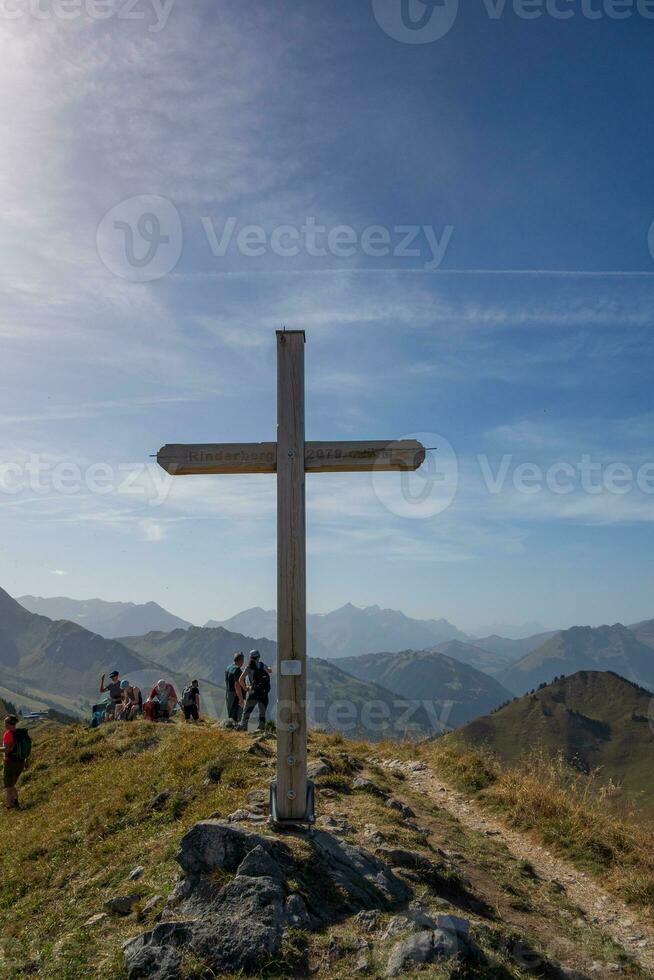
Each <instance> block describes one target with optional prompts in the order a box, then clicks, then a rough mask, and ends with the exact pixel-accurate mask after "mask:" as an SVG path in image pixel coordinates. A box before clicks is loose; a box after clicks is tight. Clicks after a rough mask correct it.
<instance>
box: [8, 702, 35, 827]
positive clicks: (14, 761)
mask: <svg viewBox="0 0 654 980" xmlns="http://www.w3.org/2000/svg"><path fill="white" fill-rule="evenodd" d="M17 724H18V718H17V717H16V715H7V717H6V718H5V732H4V735H3V736H2V753H3V762H4V766H3V769H4V785H5V796H6V799H7V809H8V810H17V809H18V805H19V804H18V790H17V789H16V783H17V782H18V780H19V779H20V776H21V773H22V772H23V770H24V769H27V767H28V765H29V760H28V759H19V758H18V755H17V753H16V725H17Z"/></svg>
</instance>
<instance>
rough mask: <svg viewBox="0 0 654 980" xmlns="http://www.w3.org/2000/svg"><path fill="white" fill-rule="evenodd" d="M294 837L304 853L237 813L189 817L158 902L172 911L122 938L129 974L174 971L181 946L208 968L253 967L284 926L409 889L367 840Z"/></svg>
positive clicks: (389, 900)
mask: <svg viewBox="0 0 654 980" xmlns="http://www.w3.org/2000/svg"><path fill="white" fill-rule="evenodd" d="M302 841H303V843H304V844H305V845H308V847H309V849H310V851H311V854H310V857H309V858H308V859H307V858H306V857H303V858H298V857H296V856H295V855H294V852H293V850H292V849H291V847H290V846H289V845H288V844H287V843H286V842H285V841H284V839H283V838H277V837H272V836H269V835H264V834H258V833H255V832H253V831H252V830H249V829H246V828H245V827H242V826H240V825H238V824H236V823H229V822H225V821H220V820H205V821H203V822H201V823H198V824H196V825H195V826H194V827H193V828H192V829H191V830H190V831H189V833H188V834H186V836H185V837H184V838H183V840H182V842H181V847H180V850H179V853H178V855H177V860H178V862H179V864H180V865H181V867H182V870H183V872H184V876H183V878H182V880H181V881H180V882H179V884H178V885H177V887H176V888H175V889H174V891H173V893H172V895H171V897H170V899H169V901H168V905H167V907H166V909H165V910H164V916H165V917H166V918H172V917H173V916H174V919H175V921H165V922H161V923H159V924H158V925H157V926H155V928H154V929H152V930H151V931H150V932H146V933H144V934H143V935H141V936H138V937H137V938H136V939H133V940H131V941H130V942H129V943H127V944H126V946H125V960H126V964H127V971H128V976H129V978H130V980H140V978H146V977H147V978H151V980H173V978H176V977H177V976H179V972H180V969H181V964H182V959H183V954H184V951H185V950H188V951H189V952H191V953H193V954H194V955H195V956H196V957H200V958H201V959H202V960H203V961H204V962H206V964H207V966H208V967H209V968H210V969H211V970H213V971H214V972H216V973H219V974H220V973H238V972H243V973H245V974H253V973H256V972H259V971H260V970H261V968H262V967H263V966H265V964H266V963H268V962H270V961H271V960H272V959H273V958H274V957H275V956H277V955H278V954H279V951H280V949H281V945H282V941H283V937H284V932H285V930H286V929H288V928H301V929H314V928H317V927H319V926H321V925H325V924H328V923H329V922H334V921H337V920H338V919H339V918H342V917H344V916H346V915H353V914H356V913H358V912H360V911H362V910H368V911H374V910H378V909H384V910H388V909H392V908H393V907H394V906H396V905H398V904H400V903H403V902H406V900H407V899H408V898H409V895H410V893H409V890H408V888H407V886H406V884H405V883H404V882H402V881H401V880H400V879H399V878H397V877H396V876H395V875H394V874H393V872H392V871H391V870H390V868H389V867H388V865H387V864H386V863H385V862H384V861H383V860H381V859H380V858H379V857H376V856H375V855H374V854H371V853H370V851H367V850H366V849H365V848H363V847H358V846H355V845H352V844H348V843H346V842H345V841H342V840H338V839H336V838H335V837H333V836H332V835H331V834H328V833H326V832H324V831H317V832H314V833H312V834H311V835H307V836H303V837H302ZM304 851H306V847H304V848H303V852H304ZM217 873H219V874H217ZM230 876H231V877H230ZM218 880H219V881H220V883H217V882H218ZM290 881H293V882H297V883H299V886H300V889H301V894H300V893H299V892H298V891H297V890H292V889H290V888H289V885H288V883H289V882H290ZM296 887H297V886H296Z"/></svg>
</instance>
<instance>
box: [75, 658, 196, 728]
mask: <svg viewBox="0 0 654 980" xmlns="http://www.w3.org/2000/svg"><path fill="white" fill-rule="evenodd" d="M104 680H105V674H103V675H102V677H101V678H100V693H101V694H108V695H109V698H108V700H107V701H106V702H105V703H103V704H100V705H94V707H93V720H92V722H91V724H94V721H95V724H99V723H100V722H101V721H134V719H135V718H138V717H139V716H140V715H143V716H144V717H145V718H147V719H148V721H167V720H168V719H170V718H172V716H173V712H174V711H175V709H176V707H177V705H180V707H181V709H182V711H183V712H184V718H185V719H186V721H191V720H193V721H199V718H200V685H199V684H198V682H197V681H191V683H190V684H189V685H188V687H185V688H184V690H183V691H182V697H181V699H180V698H178V697H177V691H176V690H175V688H174V686H173V685H172V684H171V683H170V681H166V680H164V679H163V678H161V680H159V681H157V683H156V684H155V685H154V687H153V688H152V690H151V691H150V694H149V695H148V697H147V698H146V700H145V701H144V700H143V694H142V693H141V689H140V688H139V687H137V686H136V684H131V683H130V681H128V680H122V681H121V679H120V672H119V671H117V670H112V671H111V673H110V674H109V683H108V684H105V682H104Z"/></svg>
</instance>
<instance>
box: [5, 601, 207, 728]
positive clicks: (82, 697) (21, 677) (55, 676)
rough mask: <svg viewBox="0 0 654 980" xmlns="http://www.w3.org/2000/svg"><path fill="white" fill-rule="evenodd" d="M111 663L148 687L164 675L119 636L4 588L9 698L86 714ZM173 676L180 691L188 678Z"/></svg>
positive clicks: (172, 678) (6, 675) (7, 693)
mask: <svg viewBox="0 0 654 980" xmlns="http://www.w3.org/2000/svg"><path fill="white" fill-rule="evenodd" d="M112 668H116V669H117V670H119V671H120V672H121V674H122V676H123V677H128V678H129V679H130V680H131V681H133V682H134V683H136V684H138V686H139V687H141V688H142V689H143V690H146V689H147V690H149V688H150V687H152V686H153V685H154V684H155V683H156V681H157V680H158V679H159V678H160V677H161V674H162V668H161V666H159V665H158V664H156V663H152V662H151V661H150V660H147V659H146V658H144V657H142V656H140V655H139V654H138V653H136V652H134V651H133V650H130V649H128V648H127V647H126V646H124V645H123V644H121V643H119V642H118V641H117V640H114V639H107V638H105V637H103V636H99V635H98V634H97V633H92V632H90V631H89V630H87V629H84V627H82V626H79V625H78V624H77V623H72V622H70V621H68V620H54V621H53V620H51V619H48V618H47V617H46V616H40V615H36V614H35V613H31V612H29V611H28V610H27V609H25V608H24V607H23V606H22V605H20V604H19V603H18V602H16V600H15V599H12V598H11V596H10V595H8V593H7V592H5V591H4V590H2V589H0V688H1V689H2V696H3V697H4V698H8V699H9V700H11V701H15V702H16V703H18V704H22V703H23V702H24V698H23V695H25V696H27V697H28V698H31V699H32V700H34V701H36V702H39V703H42V704H45V705H46V706H49V707H58V708H61V709H64V710H66V711H69V712H71V713H73V714H85V713H86V712H87V711H88V708H89V705H90V704H91V703H92V702H93V701H94V700H100V699H101V695H100V693H99V679H100V675H101V674H102V673H106V674H108V673H109V671H110V670H111V669H112ZM169 675H170V679H171V680H172V681H173V683H174V684H175V685H176V686H179V687H180V690H181V688H182V687H183V686H185V685H186V684H187V683H188V677H187V676H186V675H182V674H179V673H177V672H174V671H169ZM178 693H179V692H178ZM215 693H216V696H217V693H218V692H215Z"/></svg>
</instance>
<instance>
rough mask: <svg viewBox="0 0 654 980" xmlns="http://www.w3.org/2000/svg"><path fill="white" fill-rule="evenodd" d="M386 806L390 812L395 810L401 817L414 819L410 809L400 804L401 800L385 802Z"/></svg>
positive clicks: (404, 804)
mask: <svg viewBox="0 0 654 980" xmlns="http://www.w3.org/2000/svg"><path fill="white" fill-rule="evenodd" d="M386 806H387V807H390V809H391V810H397V811H398V813H401V814H402V816H403V817H415V813H414V812H413V810H412V809H411V807H410V806H407V804H406V803H402V801H401V800H396V799H395V798H392V799H390V800H386Z"/></svg>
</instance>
